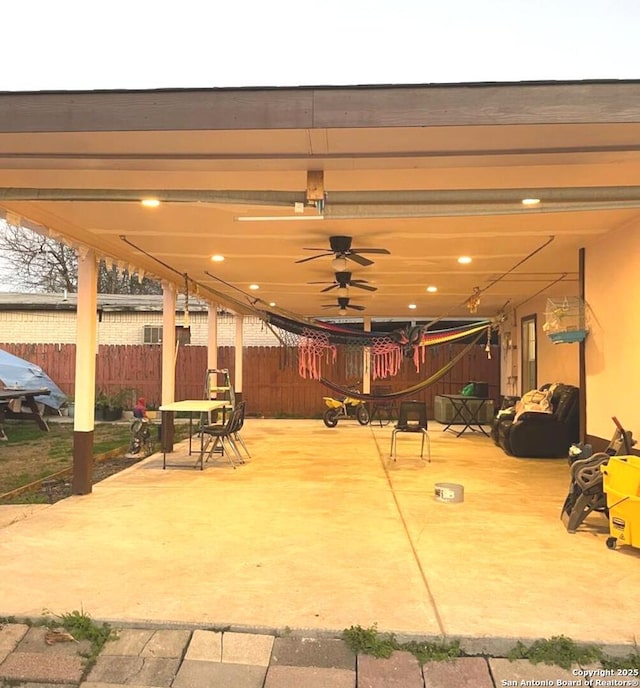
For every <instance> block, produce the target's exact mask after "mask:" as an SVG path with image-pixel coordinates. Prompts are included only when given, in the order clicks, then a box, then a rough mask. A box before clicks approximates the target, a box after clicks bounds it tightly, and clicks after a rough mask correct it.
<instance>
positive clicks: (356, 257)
mask: <svg viewBox="0 0 640 688" xmlns="http://www.w3.org/2000/svg"><path fill="white" fill-rule="evenodd" d="M351 241H352V237H349V236H332V237H329V248H305V249H304V250H305V251H322V253H319V254H318V255H316V256H309V258H302V259H301V260H296V263H306V262H307V261H308V260H315V259H316V258H324V257H325V256H331V255H334V256H335V257H336V258H346V259H348V260H352V261H354V262H355V263H358V264H360V265H373V261H372V260H370V259H369V258H365V257H364V256H363V255H361V254H363V253H386V254H388V253H389V251H388V250H387V249H386V248H352V247H351Z"/></svg>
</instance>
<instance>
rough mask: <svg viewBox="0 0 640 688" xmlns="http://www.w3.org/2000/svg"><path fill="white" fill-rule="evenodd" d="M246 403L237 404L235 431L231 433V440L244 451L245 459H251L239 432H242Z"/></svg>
mask: <svg viewBox="0 0 640 688" xmlns="http://www.w3.org/2000/svg"><path fill="white" fill-rule="evenodd" d="M246 406H247V402H246V401H241V402H240V403H239V404H238V408H239V409H240V411H239V413H238V418H237V421H236V426H237V427H236V429H235V430H234V431H233V439H234V440H235V441H236V442H237V443H238V444H239V445H240V446H241V447H242V448H243V449H244V451H245V454H246V455H247V458H248V459H250V458H251V454H249V450H248V449H247V447H246V445H245V443H244V441H243V439H242V437H240V430H242V426H243V425H244V414H245V410H246Z"/></svg>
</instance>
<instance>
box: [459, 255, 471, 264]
mask: <svg viewBox="0 0 640 688" xmlns="http://www.w3.org/2000/svg"><path fill="white" fill-rule="evenodd" d="M470 262H471V256H460V258H458V263H460V265H468V264H469V263H470Z"/></svg>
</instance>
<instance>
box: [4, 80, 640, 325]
mask: <svg viewBox="0 0 640 688" xmlns="http://www.w3.org/2000/svg"><path fill="white" fill-rule="evenodd" d="M638 141H640V82H637V81H611V82H570V83H560V82H551V83H513V84H495V83H481V84H456V85H411V86H375V87H374V86H372V87H369V86H363V87H338V88H336V87H302V88H272V89H267V88H264V89H253V88H252V89H211V90H159V91H108V92H107V91H105V92H99V91H95V92H51V93H47V92H38V93H2V94H0V214H4V215H5V217H6V219H7V220H8V221H9V222H12V223H20V224H22V225H24V226H26V227H35V228H38V229H39V230H40V231H48V232H49V233H50V234H51V235H52V236H55V237H62V238H64V239H65V241H68V242H70V243H72V244H73V245H76V246H78V247H79V248H80V249H82V248H83V247H89V248H91V249H95V250H96V252H97V253H98V255H101V256H106V257H108V258H111V259H113V260H115V261H120V262H121V264H122V265H123V266H130V267H131V268H132V269H141V270H144V271H145V272H146V273H147V274H151V275H154V276H156V277H158V278H160V279H163V280H168V281H170V282H174V283H175V284H176V285H177V286H178V287H179V288H182V286H183V285H184V276H185V274H186V275H188V277H189V279H190V280H192V281H193V283H192V285H191V286H192V288H193V289H197V291H198V292H199V293H200V294H201V295H202V296H203V297H204V298H207V299H211V300H212V301H215V302H218V303H221V304H222V305H224V306H227V307H231V308H233V309H235V310H236V311H239V312H243V311H244V312H249V311H250V310H251V304H252V303H253V301H254V299H255V298H260V299H262V300H263V301H264V302H265V303H270V302H275V303H276V304H277V306H278V307H280V308H283V309H286V310H288V311H292V312H295V313H299V314H302V315H307V316H330V317H332V316H337V315H338V307H337V298H336V296H337V288H336V289H333V290H331V291H329V292H326V293H322V292H321V290H322V289H323V288H324V287H325V286H330V285H331V284H332V283H333V281H334V268H332V259H333V257H334V256H333V255H332V251H331V250H330V248H329V242H330V240H329V237H331V236H347V237H351V238H352V244H351V246H352V247H353V248H372V247H373V248H384V249H387V250H388V251H389V254H383V253H378V254H363V255H364V256H365V257H367V258H369V259H371V260H373V261H374V263H373V264H371V265H366V266H365V265H362V264H360V262H355V261H353V260H347V268H348V271H349V272H351V273H352V279H353V280H366V281H367V283H368V286H371V287H375V288H376V290H375V291H370V290H365V289H361V288H356V287H353V286H352V287H350V288H349V294H348V296H349V298H350V299H351V301H350V305H354V304H355V305H361V306H363V307H364V308H365V310H363V311H358V312H357V314H358V315H369V316H371V317H373V318H385V317H398V316H404V315H407V316H409V315H411V316H413V317H416V318H420V317H431V316H440V317H462V316H466V317H468V316H469V309H468V307H467V302H468V300H469V298H470V297H471V296H472V295H473V294H474V292H475V293H479V294H480V296H481V298H480V304H479V306H478V309H477V315H478V316H479V317H491V316H494V315H496V314H497V313H498V312H499V311H500V310H501V309H503V308H505V305H506V307H507V308H511V307H515V306H517V305H519V304H520V303H523V302H526V301H527V300H528V299H530V298H531V297H532V296H534V295H536V294H538V293H540V292H544V293H546V294H548V295H549V296H554V295H555V296H560V295H566V294H567V293H569V294H571V293H573V294H575V293H576V292H577V272H578V249H579V248H581V247H588V245H589V242H590V241H591V240H593V239H594V238H601V237H602V235H604V234H607V233H608V232H611V231H612V230H615V229H617V228H620V227H621V226H624V225H626V224H627V223H633V222H637V221H638V220H639V219H640V186H638V185H637V184H638V179H640V146H639V145H638ZM143 198H154V199H158V200H160V201H161V203H160V205H159V206H158V207H155V208H148V207H144V206H143V205H141V203H140V201H141V200H142V199H143ZM527 198H528V199H531V198H533V199H539V201H540V202H539V203H537V204H535V205H523V204H522V200H523V199H527ZM308 248H314V249H324V250H318V251H315V252H314V251H309V250H307V249H308ZM323 253H324V254H326V255H322V256H321V257H318V258H317V259H314V260H309V261H307V262H304V263H296V261H298V260H301V259H303V258H310V257H312V256H315V255H319V254H323ZM216 254H217V255H222V256H224V261H223V262H218V263H214V262H212V261H211V256H213V255H216ZM461 255H468V256H470V257H471V258H472V262H471V263H470V264H467V265H460V264H459V263H458V262H457V258H458V257H459V256H461ZM310 282H320V283H321V284H309V283H310ZM251 284H256V285H258V286H259V289H258V290H255V291H253V290H250V288H249V285H251ZM428 286H433V287H436V288H437V291H436V292H435V293H428V292H427V291H426V288H427V287H428ZM409 303H414V304H415V305H416V308H415V310H411V311H410V310H409V309H408V305H409ZM325 304H332V305H331V307H329V308H325V307H324V305H325ZM348 314H349V315H350V316H353V315H354V314H356V312H355V311H351V310H349V311H348Z"/></svg>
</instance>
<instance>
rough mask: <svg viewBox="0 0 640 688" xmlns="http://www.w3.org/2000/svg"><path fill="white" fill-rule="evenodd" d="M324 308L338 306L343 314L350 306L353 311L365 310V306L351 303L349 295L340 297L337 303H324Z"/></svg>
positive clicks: (339, 311)
mask: <svg viewBox="0 0 640 688" xmlns="http://www.w3.org/2000/svg"><path fill="white" fill-rule="evenodd" d="M322 307H323V308H336V307H337V308H338V309H339V310H338V313H340V314H341V315H344V314H345V313H346V312H347V308H350V309H351V310H353V311H363V310H364V306H360V305H358V304H355V303H354V304H350V303H349V299H348V298H347V297H342V296H340V297H338V299H337V302H336V303H324V304H322Z"/></svg>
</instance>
